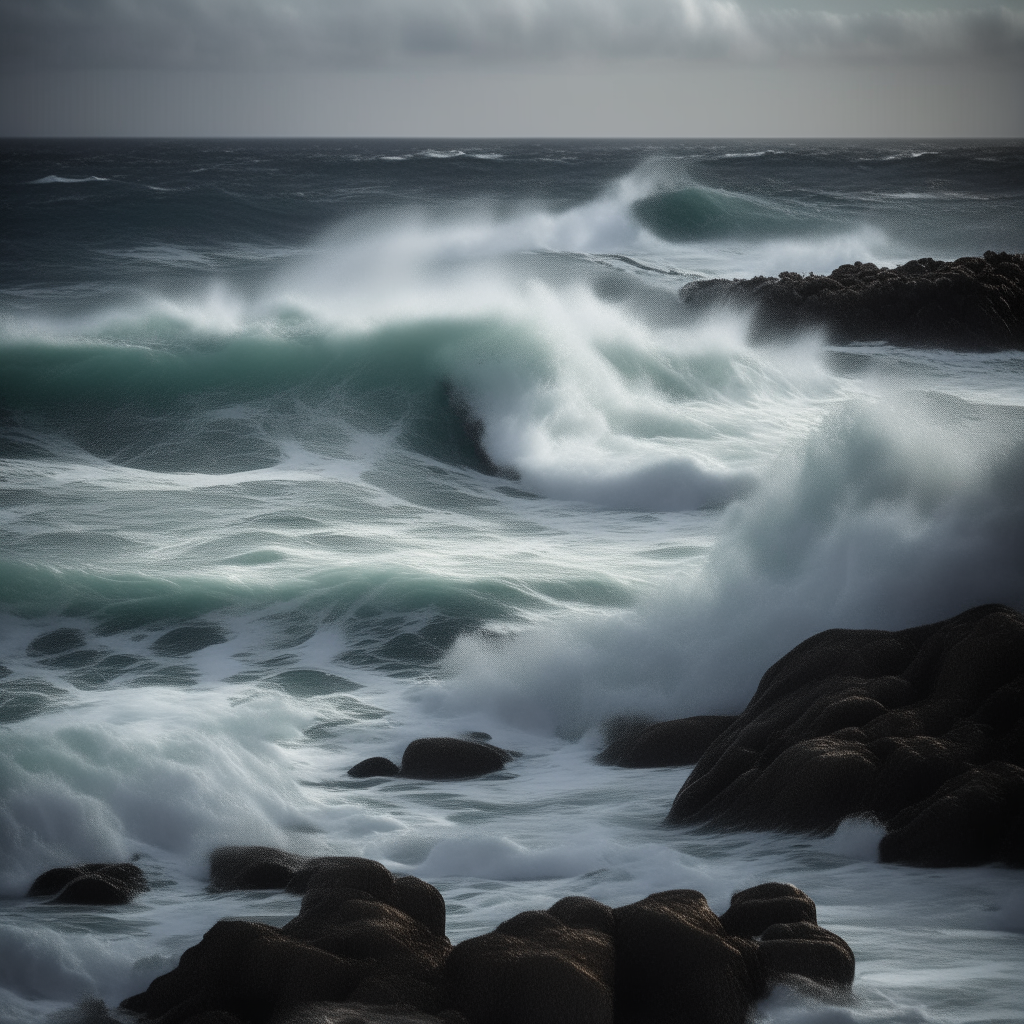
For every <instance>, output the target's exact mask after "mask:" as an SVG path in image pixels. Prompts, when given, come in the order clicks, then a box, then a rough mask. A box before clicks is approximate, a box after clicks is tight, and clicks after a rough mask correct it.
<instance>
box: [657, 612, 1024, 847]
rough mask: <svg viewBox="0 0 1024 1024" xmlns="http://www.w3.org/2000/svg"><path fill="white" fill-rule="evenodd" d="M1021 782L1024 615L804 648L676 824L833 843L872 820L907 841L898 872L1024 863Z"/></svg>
mask: <svg viewBox="0 0 1024 1024" xmlns="http://www.w3.org/2000/svg"><path fill="white" fill-rule="evenodd" d="M1021 775H1024V616H1022V615H1021V614H1020V613H1018V612H1016V611H1014V610H1013V609H1010V608H1005V607H1002V606H999V605H986V606H983V607H980V608H975V609H972V610H971V611H968V612H964V613H963V614H962V615H958V616H956V617H955V618H952V619H948V620H946V621H944V622H939V623H935V624H932V625H928V626H920V627H916V628H913V629H907V630H902V631H898V632H891V633H890V632H886V631H882V630H840V629H834V630H828V631H826V632H824V633H819V634H818V635H817V636H814V637H811V638H810V639H809V640H806V641H804V642H803V643H802V644H800V645H799V646H798V647H796V648H794V649H793V650H792V651H790V652H789V654H787V655H786V656H785V657H783V658H782V659H780V660H779V661H778V662H776V664H775V665H773V666H772V667H771V668H770V669H769V670H768V671H767V672H766V673H765V675H764V677H763V678H762V680H761V683H760V685H759V686H758V689H757V692H756V693H755V694H754V697H753V698H752V699H751V701H750V703H749V705H748V706H747V708H746V710H745V711H744V712H743V714H742V715H740V716H739V717H738V718H737V719H736V721H735V722H734V723H733V724H732V725H730V726H729V727H728V728H727V729H726V730H725V731H724V732H723V733H722V734H721V735H720V736H719V737H718V739H717V740H715V741H714V742H712V744H711V745H710V746H709V748H708V749H707V751H706V752H705V754H704V755H703V756H702V757H701V759H700V761H698V763H697V765H696V767H695V768H694V769H693V771H692V773H691V774H690V776H689V778H688V779H687V781H686V782H685V784H684V785H683V787H682V789H681V790H680V791H679V794H678V795H677V797H676V800H675V802H674V804H673V806H672V809H671V811H670V812H669V818H668V820H669V822H670V823H677V824H684V823H704V824H710V825H712V826H715V827H719V828H727V829H728V828H757V829H778V830H788V831H805V832H811V833H821V834H827V833H828V832H831V831H832V830H834V829H835V828H836V827H837V826H838V824H839V823H840V822H841V821H842V820H843V819H844V818H846V817H849V816H852V815H866V816H872V817H874V818H876V819H878V820H879V821H880V822H882V823H883V824H884V825H885V826H886V827H887V829H888V830H889V832H890V833H891V835H890V836H888V837H886V838H885V839H884V840H883V844H882V849H883V856H884V857H885V858H886V859H889V860H900V861H901V862H906V863H922V864H923V863H929V864H934V865H938V864H943V865H953V864H976V863H982V862H984V861H985V860H1003V861H1006V862H1007V863H1011V864H1020V863H1021V861H1022V860H1024V846H1022V841H1021V831H1022V826H1021V824H1020V822H1019V815H1018V808H1019V807H1020V802H1019V797H1018V795H1017V794H1018V793H1019V789H1018V787H1019V778H1020V776H1021ZM943 823H945V824H943ZM979 858H980V859H979Z"/></svg>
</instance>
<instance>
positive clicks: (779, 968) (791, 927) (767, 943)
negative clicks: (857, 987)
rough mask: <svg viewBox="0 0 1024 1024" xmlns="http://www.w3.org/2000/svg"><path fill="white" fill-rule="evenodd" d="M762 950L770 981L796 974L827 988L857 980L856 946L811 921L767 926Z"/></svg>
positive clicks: (842, 986)
mask: <svg viewBox="0 0 1024 1024" xmlns="http://www.w3.org/2000/svg"><path fill="white" fill-rule="evenodd" d="M798 891H799V890H798ZM801 895H802V894H801ZM812 906H813V904H812ZM758 953H759V954H760V957H761V963H762V968H763V971H764V976H765V978H766V980H767V982H768V984H769V985H771V984H773V983H774V982H776V981H781V980H782V979H784V978H786V977H788V976H791V975H794V974H795V975H798V976H800V977H802V978H810V979H811V981H813V982H816V983H817V984H818V985H822V986H824V987H826V988H839V989H843V988H849V987H850V986H851V985H852V984H853V977H854V967H855V964H854V956H853V950H852V949H850V947H849V946H848V945H847V944H846V943H845V942H844V941H843V940H842V939H841V938H840V937H839V936H838V935H836V934H835V933H834V932H830V931H827V930H826V929H824V928H819V927H818V925H816V924H814V923H812V922H810V921H797V922H793V923H790V924H774V925H772V926H771V927H770V928H766V929H765V931H764V933H763V934H762V935H761V943H760V945H759V946H758Z"/></svg>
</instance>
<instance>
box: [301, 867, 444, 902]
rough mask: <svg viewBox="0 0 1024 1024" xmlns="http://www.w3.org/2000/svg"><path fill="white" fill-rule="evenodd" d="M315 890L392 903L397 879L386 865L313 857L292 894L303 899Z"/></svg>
mask: <svg viewBox="0 0 1024 1024" xmlns="http://www.w3.org/2000/svg"><path fill="white" fill-rule="evenodd" d="M423 884H424V885H426V884H427V883H426V882H424V883H423ZM312 890H356V891H358V892H361V893H364V894H365V895H368V896H371V897H372V898H373V899H375V900H383V901H384V902H385V903H391V902H392V901H393V900H394V899H395V877H394V875H392V874H391V872H390V871H388V869H387V868H386V867H384V865H383V864H380V863H378V862H377V861H375V860H369V859H368V858H366V857H312V858H310V859H309V860H307V861H306V863H305V864H304V865H303V866H302V868H301V869H300V870H298V871H296V872H295V874H294V876H293V877H292V879H291V881H290V882H289V883H288V891H289V892H294V893H298V894H300V895H302V894H304V893H307V892H310V891H312Z"/></svg>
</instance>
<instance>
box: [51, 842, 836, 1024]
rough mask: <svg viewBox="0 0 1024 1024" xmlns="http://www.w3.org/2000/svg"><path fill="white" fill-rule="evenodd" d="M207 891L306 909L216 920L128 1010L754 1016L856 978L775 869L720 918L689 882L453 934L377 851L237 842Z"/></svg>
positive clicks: (828, 992) (248, 1014) (468, 1021)
mask: <svg viewBox="0 0 1024 1024" xmlns="http://www.w3.org/2000/svg"><path fill="white" fill-rule="evenodd" d="M89 868H90V869H92V873H97V872H98V871H100V869H102V871H105V872H106V873H108V874H109V873H113V874H115V875H116V874H122V875H123V874H125V872H126V871H128V873H129V874H131V871H130V870H128V869H131V868H132V865H89ZM57 870H72V869H57ZM134 870H135V871H137V869H134ZM51 874H52V872H51ZM87 874H88V872H87ZM210 888H211V890H213V891H218V892H223V891H230V890H238V889H270V888H281V889H286V890H287V891H288V892H291V893H295V894H301V895H302V904H301V907H300V910H299V913H298V915H297V916H296V917H294V918H293V919H292V920H291V921H289V922H288V923H287V924H285V925H284V926H283V927H281V928H274V927H271V926H270V925H266V924H260V923H257V922H253V921H244V920H242V921H239V920H221V921H218V922H217V923H216V924H215V925H214V926H213V927H212V928H210V929H209V931H207V932H206V934H205V935H204V936H203V938H202V940H201V941H200V942H199V943H198V944H197V945H195V946H192V947H191V948H189V949H187V950H186V951H185V952H184V953H183V954H182V956H181V959H180V960H179V962H178V966H177V967H175V968H174V969H173V970H172V971H170V972H169V973H167V974H164V975H161V976H160V977H158V978H156V979H155V980H154V981H153V982H152V983H151V984H150V985H149V987H148V988H147V989H146V991H145V992H141V993H139V994H137V995H134V996H131V997H129V998H128V999H126V1000H124V1002H123V1003H122V1004H121V1009H122V1010H126V1011H130V1012H131V1013H133V1014H137V1015H138V1016H139V1017H140V1019H142V1020H146V1021H156V1022H159V1024H429V1022H431V1021H433V1022H435V1024H436V1022H444V1024H527V1022H529V1024H652V1022H668V1021H674V1020H681V1019H684V1018H685V1019H686V1020H687V1021H689V1022H692V1024H742V1022H743V1021H744V1019H745V1017H746V1015H747V1012H748V1010H749V1008H750V1006H751V1005H752V1003H753V1002H754V1001H756V1000H757V999H760V998H763V997H764V996H765V995H767V994H768V993H769V992H770V991H771V989H772V988H773V986H774V985H775V984H776V983H778V982H780V981H787V982H789V983H790V984H799V985H802V986H803V988H804V989H805V990H807V991H810V992H814V993H816V994H817V995H818V996H821V997H825V998H836V997H838V998H840V999H842V998H843V996H842V994H843V993H844V992H846V991H848V990H849V988H850V986H851V985H852V983H853V978H854V955H853V952H852V951H851V949H850V947H849V946H848V945H847V944H846V942H844V941H843V939H841V938H840V937H839V936H838V935H836V934H834V933H833V932H830V931H828V930H826V929H824V928H821V927H820V926H819V925H818V923H817V913H816V908H815V905H814V901H813V900H811V899H810V897H809V896H807V895H806V894H805V893H803V892H801V891H800V890H799V889H797V888H796V887H795V886H793V885H788V884H784V883H779V882H768V883H764V884H761V885H757V886H754V887H753V888H750V889H744V890H742V891H740V892H737V893H734V894H733V897H732V900H731V902H730V905H729V908H728V910H727V911H726V912H725V913H724V914H722V915H721V917H719V916H717V915H715V914H714V913H712V911H711V909H710V907H709V906H708V904H707V901H706V900H705V898H704V896H703V894H701V893H700V892H697V891H696V890H693V889H675V890H670V891H667V892H659V893H653V894H651V895H650V896H647V897H646V898H645V899H642V900H639V901H638V902H636V903H631V904H629V905H627V906H624V907H617V908H614V909H613V908H611V907H609V906H606V905H605V904H603V903H599V902H597V901H596V900H592V899H589V898H587V897H584V896H566V897H564V898H562V899H560V900H557V901H556V902H555V903H554V904H553V905H552V906H550V907H548V908H547V909H546V910H529V911H525V912H523V913H520V914H516V915H515V916H514V917H512V918H510V919H509V920H507V921H504V922H502V923H501V924H500V925H498V927H497V928H495V929H494V931H492V932H489V933H487V934H486V935H479V936H476V937H475V938H471V939H467V940H465V941H464V942H460V943H459V944H458V945H455V946H453V945H452V943H451V942H450V941H449V940H448V938H447V937H446V935H445V903H444V898H443V897H442V895H441V893H440V892H439V891H438V890H437V889H436V888H434V886H432V885H430V884H429V883H427V882H424V881H423V880H421V879H419V878H416V877H414V876H411V875H406V876H398V877H396V876H394V875H392V873H391V872H390V871H388V869H387V868H386V867H384V865H382V864H380V863H378V862H377V861H372V860H366V859H363V858H360V857H317V858H304V857H299V856H297V855H295V854H290V853H287V852H285V851H282V850H276V849H273V848H270V847H260V846H254V847H225V848H222V849H219V850H215V851H214V853H213V855H212V856H211V860H210Z"/></svg>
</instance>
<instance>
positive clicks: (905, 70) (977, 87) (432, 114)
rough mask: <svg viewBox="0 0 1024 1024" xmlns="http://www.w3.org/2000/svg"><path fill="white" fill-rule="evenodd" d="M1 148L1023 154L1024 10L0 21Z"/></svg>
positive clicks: (268, 1) (580, 10) (313, 13)
mask: <svg viewBox="0 0 1024 1024" xmlns="http://www.w3.org/2000/svg"><path fill="white" fill-rule="evenodd" d="M0 69H2V70H0V88H2V94H0V133H2V134H4V135H8V136H10V135H157V136H166V135H220V136H232V135H233V136H255V135H276V136H284V135H291V136H295V135H298V136H312V135H317V136H324V135H326V136H331V135H356V136H368V135H377V136H419V137H440V136H446V137H472V136H476V137H486V136H491V137H501V136H647V137H651V136H668V137H675V136H691V137H692V136H705V137H706V136H730V137H737V136H746V137H768V136H788V137H796V136H913V137H937V136H946V137H950V136H952V137H978V136H1013V137H1021V136H1024V0H1012V2H1009V3H1004V4H1003V5H1001V6H997V5H994V4H991V3H983V2H973V0H961V2H959V3H957V2H947V3H943V2H942V0H938V2H936V3H927V2H924V0H919V2H915V0H894V2H893V3H884V2H882V0H816V2H815V0H789V2H788V3H785V2H783V3H777V2H771V0H760V2H759V0H747V2H745V3H739V2H733V0H0Z"/></svg>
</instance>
